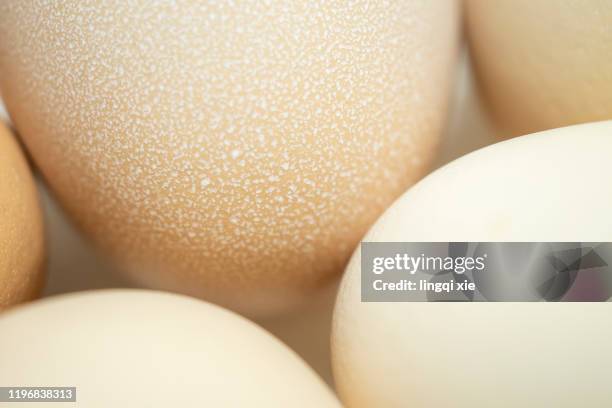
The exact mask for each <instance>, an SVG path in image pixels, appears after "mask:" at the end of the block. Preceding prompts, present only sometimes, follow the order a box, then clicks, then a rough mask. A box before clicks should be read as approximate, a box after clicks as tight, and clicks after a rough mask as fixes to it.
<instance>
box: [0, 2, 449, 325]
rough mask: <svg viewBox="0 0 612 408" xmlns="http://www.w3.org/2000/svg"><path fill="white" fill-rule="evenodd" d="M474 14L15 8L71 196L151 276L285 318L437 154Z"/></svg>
mask: <svg viewBox="0 0 612 408" xmlns="http://www.w3.org/2000/svg"><path fill="white" fill-rule="evenodd" d="M457 9H458V7H457V4H456V2H455V1H436V2H430V1H426V0H395V1H391V2H379V1H360V2H358V3H350V4H349V3H346V4H345V3H338V2H328V1H309V2H303V1H297V0H292V1H284V2H269V1H266V2H247V1H236V2H231V3H229V2H219V3H210V2H198V1H181V2H170V3H166V2H160V3H155V4H151V3H150V2H147V1H144V0H137V1H131V2H125V1H112V2H110V3H108V2H106V3H104V4H103V3H101V2H98V1H92V0H86V1H82V0H78V1H77V0H72V1H71V0H62V1H56V2H51V3H49V2H42V1H31V2H23V1H3V2H1V4H0V72H2V75H0V78H2V79H1V80H0V87H1V89H2V92H3V93H4V97H5V102H6V105H7V109H8V111H9V112H10V114H11V117H12V118H13V120H14V122H15V124H16V126H17V128H18V129H19V130H20V132H21V133H22V134H23V136H24V139H25V141H26V143H27V146H28V148H29V149H30V150H31V152H32V155H33V157H34V159H35V160H36V162H37V163H38V165H39V166H40V168H41V170H42V172H43V174H44V175H45V177H46V179H47V180H48V182H49V183H50V184H51V186H52V188H53V190H54V191H55V193H56V195H57V196H58V197H59V199H60V200H61V202H62V203H63V205H64V206H65V207H66V208H67V210H68V211H69V213H71V214H72V216H73V217H74V219H76V221H77V222H78V224H79V225H80V226H81V227H82V229H84V230H85V231H86V232H87V233H88V235H89V236H90V237H92V238H93V239H95V240H96V241H97V243H98V245H99V246H100V247H101V248H103V249H104V250H105V252H106V253H109V254H111V255H112V256H113V257H114V258H115V259H116V260H118V262H120V263H121V265H123V267H124V269H126V270H127V271H128V273H129V274H130V276H131V277H132V278H133V279H135V280H136V281H137V282H139V283H140V284H144V285H146V286H150V287H155V288H164V289H167V290H171V291H177V292H182V293H187V294H191V295H194V296H200V297H204V298H206V299H209V300H212V301H214V302H218V303H221V304H223V305H227V306H231V307H232V308H234V309H237V310H240V311H242V312H244V313H249V314H266V313H272V312H276V311H281V310H284V309H286V308H288V307H290V306H291V305H293V304H296V303H299V302H301V301H302V299H304V298H306V297H308V296H309V294H311V293H312V292H313V291H315V290H317V289H319V288H322V287H324V286H326V285H328V284H329V282H331V281H333V280H334V279H335V277H337V276H338V273H339V272H340V271H341V270H342V268H343V267H344V265H345V263H346V261H347V259H348V257H349V255H350V253H351V252H352V250H353V248H354V246H355V244H356V243H357V242H358V240H359V238H360V237H361V236H362V235H363V233H365V231H366V229H367V228H368V226H369V225H370V224H371V223H372V222H373V221H374V220H375V219H376V218H377V217H378V215H379V214H380V213H381V212H382V211H383V210H384V208H386V207H387V206H388V205H389V203H390V202H391V201H392V200H393V199H395V198H396V197H397V196H398V195H399V194H400V193H401V192H402V191H403V190H405V188H406V187H407V186H409V185H411V184H412V183H413V182H414V181H415V180H417V179H419V178H420V177H421V176H422V174H423V173H424V171H425V170H426V168H427V166H428V164H429V163H430V162H431V159H432V155H433V151H434V148H435V146H436V145H437V144H438V137H439V133H440V131H441V127H442V122H443V119H444V116H445V111H446V104H447V93H448V89H449V85H450V84H449V83H450V77H451V75H450V73H451V69H452V66H453V61H454V55H455V51H456V42H457V37H458V35H457V34H458V33H457V31H458V30H457V25H458V24H457V20H458V10H457ZM434 84H435V86H432V85H434Z"/></svg>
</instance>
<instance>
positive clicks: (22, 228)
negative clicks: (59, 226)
mask: <svg viewBox="0 0 612 408" xmlns="http://www.w3.org/2000/svg"><path fill="white" fill-rule="evenodd" d="M44 253H45V248H44V231H43V219H42V213H41V210H40V204H39V201H38V195H37V193H36V186H35V185H34V179H33V178H32V173H31V172H30V168H29V167H28V163H27V161H26V159H25V157H24V155H23V152H22V151H21V148H20V147H19V145H18V144H17V141H16V140H15V138H14V137H13V135H12V134H11V132H10V131H9V130H8V129H7V128H6V126H5V125H4V124H2V123H0V311H1V310H2V309H4V308H6V307H8V306H11V305H14V304H16V303H19V302H23V301H26V300H30V299H32V298H34V297H35V296H36V295H38V293H39V292H40V289H41V286H42V283H43V269H44Z"/></svg>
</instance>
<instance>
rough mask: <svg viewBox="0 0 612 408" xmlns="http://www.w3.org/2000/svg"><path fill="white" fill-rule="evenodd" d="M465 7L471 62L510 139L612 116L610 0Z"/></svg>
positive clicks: (508, 1)
mask: <svg viewBox="0 0 612 408" xmlns="http://www.w3.org/2000/svg"><path fill="white" fill-rule="evenodd" d="M465 5H466V13H465V14H466V20H467V28H468V30H467V31H468V34H469V40H470V46H471V51H472V56H473V58H474V61H475V64H474V65H475V67H476V71H477V73H478V77H479V79H480V83H481V85H482V89H483V91H484V94H485V96H486V99H487V102H488V103H489V105H490V107H491V111H492V112H493V114H494V116H495V118H496V119H497V122H498V124H499V125H500V127H502V128H503V130H504V133H505V135H506V136H517V135H521V134H526V133H531V132H537V131H541V130H546V129H551V128H557V127H561V126H568V125H573V124H578V123H583V122H592V121H597V120H607V119H612V3H610V2H609V1H606V0H571V1H567V0H565V1H548V0H498V1H488V0H467V1H466V2H465Z"/></svg>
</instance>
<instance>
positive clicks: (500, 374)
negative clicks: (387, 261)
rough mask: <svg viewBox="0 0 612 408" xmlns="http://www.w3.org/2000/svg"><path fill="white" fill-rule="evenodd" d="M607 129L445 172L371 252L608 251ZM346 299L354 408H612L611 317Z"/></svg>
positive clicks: (351, 277) (346, 373) (344, 372)
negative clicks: (586, 245)
mask: <svg viewBox="0 0 612 408" xmlns="http://www.w3.org/2000/svg"><path fill="white" fill-rule="evenodd" d="M611 132H612V122H600V123H590V124H584V125H578V126H573V127H567V128H561V129H555V130H550V131H545V132H542V133H538V134H533V135H528V136H524V137H519V138H514V139H509V140H507V141H504V142H501V143H497V144H494V145H491V146H489V147H486V148H483V149H481V150H478V151H476V152H473V153H471V154H468V155H467V156H463V157H462V158H459V159H457V160H455V161H453V162H451V163H450V164H447V165H446V166H444V167H442V168H440V169H439V170H437V171H435V172H434V173H432V174H431V175H429V176H427V177H426V178H425V179H423V180H422V181H421V182H419V183H418V184H416V185H415V186H414V187H412V188H411V189H410V190H408V191H407V192H406V193H405V194H404V195H402V196H401V197H400V198H399V199H398V200H397V201H396V202H395V203H394V204H393V206H392V207H390V209H389V210H387V211H386V212H385V213H384V215H383V216H382V217H381V218H380V219H379V220H378V221H377V222H376V224H375V225H374V227H373V228H372V229H371V230H370V231H369V232H368V234H367V235H366V237H365V238H364V241H369V242H394V241H397V242H436V241H441V242H464V241H467V242H491V241H493V242H497V241H499V242H508V241H519V242H574V241H581V242H610V241H612V218H611V217H610V208H611V207H612V184H611V183H610V182H609V180H607V178H606V174H609V173H610V172H612V139H611V138H610V133H611ZM360 259H361V254H360V251H359V250H358V251H356V253H355V254H354V256H353V258H352V259H351V262H350V263H349V266H348V267H347V270H346V273H345V276H344V278H343V280H342V283H341V287H340V291H339V294H338V298H337V302H336V306H335V311H334V324H333V326H334V327H333V334H332V358H333V368H334V377H335V380H336V384H337V387H338V391H339V394H340V396H341V399H342V400H343V402H344V403H345V404H346V406H347V407H369V406H385V407H395V406H411V407H446V406H452V407H520V406H529V407H532V406H555V407H575V406H608V405H610V403H612V391H611V390H610V384H609V376H608V373H609V372H610V369H611V368H612V354H610V353H606V350H608V348H609V344H610V343H611V342H612V325H611V324H610V319H612V304H611V303H609V302H600V303H588V302H584V303H555V304H552V303H550V304H544V303H494V302H492V303H470V302H460V303H453V302H440V303H437V302H429V303H428V302H406V303H398V302H388V303H366V302H361V290H360V289H361V280H360V279H361V273H360V269H361V268H360Z"/></svg>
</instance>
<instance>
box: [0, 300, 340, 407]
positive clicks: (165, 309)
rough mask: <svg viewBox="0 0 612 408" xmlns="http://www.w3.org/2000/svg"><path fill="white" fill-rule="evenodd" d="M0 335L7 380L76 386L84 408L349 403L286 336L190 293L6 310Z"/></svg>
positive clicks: (2, 379)
mask: <svg viewBox="0 0 612 408" xmlns="http://www.w3.org/2000/svg"><path fill="white" fill-rule="evenodd" d="M0 332H1V333H2V336H1V337H0V361H1V362H2V363H1V364H0V384H2V385H3V386H7V387H12V386H21V387H25V386H32V387H33V386H49V387H50V386H57V387H68V386H70V387H76V399H77V402H78V403H79V406H86V407H111V406H147V407H152V408H153V407H169V406H180V407H195V406H232V407H234V406H235V407H238V406H249V407H287V406H296V407H319V406H320V407H339V403H338V401H337V399H336V397H335V396H334V395H333V393H332V392H331V391H330V390H329V388H327V386H326V385H325V384H324V383H323V382H322V380H321V379H319V378H318V377H317V376H316V375H315V374H314V372H313V371H312V370H311V369H310V368H309V367H307V366H306V364H304V362H303V361H302V360H300V359H299V357H297V355H296V354H295V353H294V352H292V351H291V350H289V349H288V348H287V347H285V346H284V345H283V344H282V343H281V342H280V341H279V340H277V339H275V338H274V337H272V336H271V335H269V334H268V333H267V332H265V331H264V330H263V329H261V328H260V327H259V326H257V325H255V324H254V323H251V322H250V321H248V320H246V319H244V318H243V317H240V316H238V315H236V314H234V313H232V312H229V311H227V310H225V309H222V308H220V307H218V306H215V305H211V304H209V303H206V302H203V301H201V300H197V299H193V298H188V297H186V296H182V295H175V294H169V293H162V292H153V291H144V290H129V289H115V290H102V291H91V292H81V293H78V294H72V295H62V296H58V297H52V298H48V299H45V300H43V301H40V302H36V303H33V304H31V305H28V306H23V307H19V308H15V309H14V310H13V311H10V312H8V313H5V314H3V315H1V316H0ZM41 362H44V363H43V364H41ZM72 405H74V404H72ZM72 405H71V404H69V403H68V404H66V406H72Z"/></svg>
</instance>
